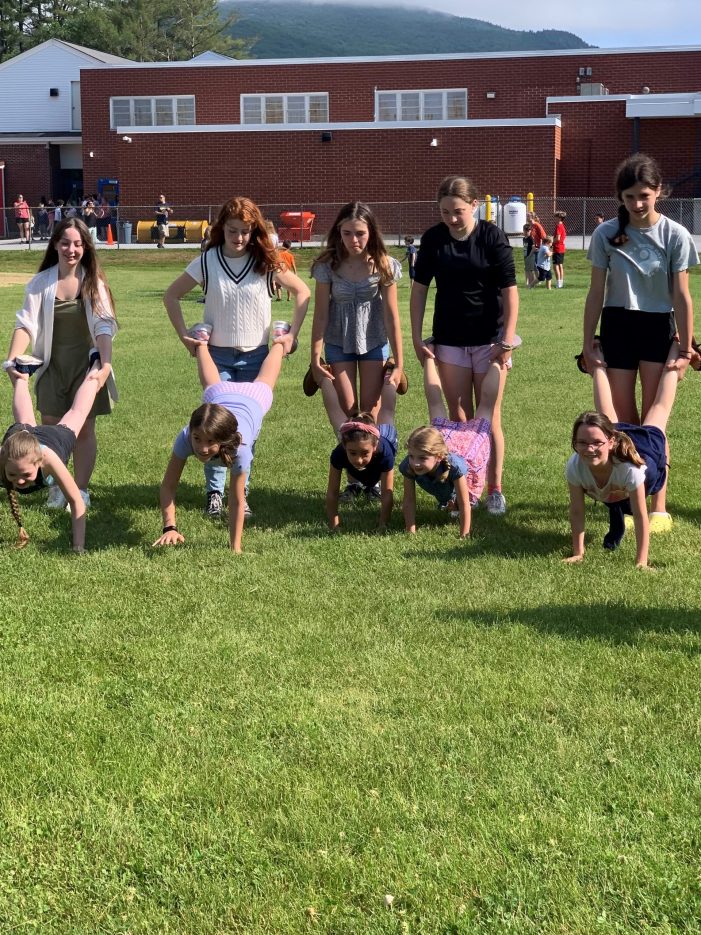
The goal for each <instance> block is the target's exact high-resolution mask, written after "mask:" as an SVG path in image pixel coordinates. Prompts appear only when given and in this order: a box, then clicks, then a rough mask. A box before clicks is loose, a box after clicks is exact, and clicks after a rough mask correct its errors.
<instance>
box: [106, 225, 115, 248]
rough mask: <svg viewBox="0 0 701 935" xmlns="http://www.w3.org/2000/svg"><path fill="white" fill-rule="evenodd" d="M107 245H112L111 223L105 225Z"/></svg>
mask: <svg viewBox="0 0 701 935" xmlns="http://www.w3.org/2000/svg"><path fill="white" fill-rule="evenodd" d="M107 246H108V247H113V246H114V237H113V236H112V225H111V224H108V225H107Z"/></svg>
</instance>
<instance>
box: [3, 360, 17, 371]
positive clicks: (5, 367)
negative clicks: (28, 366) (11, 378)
mask: <svg viewBox="0 0 701 935" xmlns="http://www.w3.org/2000/svg"><path fill="white" fill-rule="evenodd" d="M14 365H15V362H14V360H3V362H2V369H3V370H9V369H10V367H14Z"/></svg>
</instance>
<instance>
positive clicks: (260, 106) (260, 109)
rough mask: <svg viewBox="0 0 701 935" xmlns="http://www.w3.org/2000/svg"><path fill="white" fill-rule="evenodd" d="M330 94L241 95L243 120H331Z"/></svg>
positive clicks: (298, 121) (249, 122) (264, 122)
mask: <svg viewBox="0 0 701 935" xmlns="http://www.w3.org/2000/svg"><path fill="white" fill-rule="evenodd" d="M328 120H329V96H328V94H242V95H241V123H246V124H253V123H258V124H268V123H328Z"/></svg>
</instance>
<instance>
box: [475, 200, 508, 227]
mask: <svg viewBox="0 0 701 935" xmlns="http://www.w3.org/2000/svg"><path fill="white" fill-rule="evenodd" d="M491 197H492V202H491V204H492V216H491V217H490V219H489V220H490V221H491V222H492V224H496V225H497V227H502V226H503V221H504V209H503V208H502V206H501V205H500V204H499V196H498V195H492V196H491ZM474 216H475V217H476V218H477V220H478V221H486V220H487V203H486V201H482V202H480V204H479V206H478V207H477V208H475V212H474Z"/></svg>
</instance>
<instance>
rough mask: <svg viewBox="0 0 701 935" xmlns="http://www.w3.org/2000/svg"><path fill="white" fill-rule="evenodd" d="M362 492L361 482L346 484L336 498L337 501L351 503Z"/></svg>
mask: <svg viewBox="0 0 701 935" xmlns="http://www.w3.org/2000/svg"><path fill="white" fill-rule="evenodd" d="M362 492H363V485H362V484H348V485H347V486H346V489H345V490H344V491H343V492H342V493H341V495H340V497H339V498H338V502H339V503H352V502H353V501H354V500H355V499H357V497H359V496H360V495H361V493H362Z"/></svg>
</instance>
